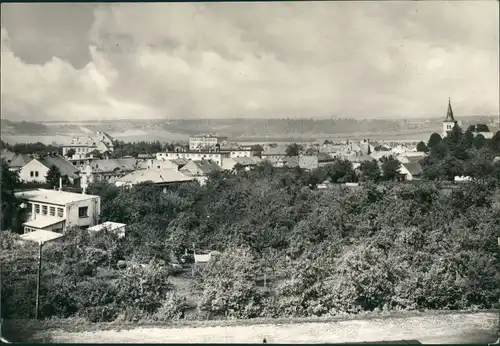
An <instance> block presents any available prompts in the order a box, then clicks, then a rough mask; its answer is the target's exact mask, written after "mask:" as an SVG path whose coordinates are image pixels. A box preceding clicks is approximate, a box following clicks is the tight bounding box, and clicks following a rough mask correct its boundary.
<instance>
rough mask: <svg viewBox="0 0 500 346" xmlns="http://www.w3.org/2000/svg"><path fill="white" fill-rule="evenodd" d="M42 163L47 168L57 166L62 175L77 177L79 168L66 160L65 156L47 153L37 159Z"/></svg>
mask: <svg viewBox="0 0 500 346" xmlns="http://www.w3.org/2000/svg"><path fill="white" fill-rule="evenodd" d="M37 160H38V161H39V162H40V163H41V164H43V165H44V166H45V167H47V168H51V167H52V166H56V167H57V168H58V169H59V171H60V172H61V175H63V176H64V175H67V176H68V177H72V178H77V177H78V172H79V169H78V168H76V167H75V166H74V165H73V164H72V163H71V162H69V161H68V160H66V159H65V158H64V157H62V156H59V155H46V156H42V157H39V158H38V159H37Z"/></svg>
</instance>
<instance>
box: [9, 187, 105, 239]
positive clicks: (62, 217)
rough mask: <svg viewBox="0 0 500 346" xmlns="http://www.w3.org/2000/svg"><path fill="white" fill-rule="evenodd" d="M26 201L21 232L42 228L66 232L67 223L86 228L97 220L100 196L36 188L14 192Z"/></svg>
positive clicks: (68, 225) (68, 226) (99, 211)
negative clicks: (25, 215)
mask: <svg viewBox="0 0 500 346" xmlns="http://www.w3.org/2000/svg"><path fill="white" fill-rule="evenodd" d="M16 197H17V198H19V199H20V200H22V201H23V202H24V203H26V204H27V209H28V219H27V221H26V222H25V223H24V224H23V226H24V232H25V233H27V232H32V231H36V230H45V231H53V232H65V231H66V229H68V228H70V227H82V228H87V227H89V226H94V225H96V224H97V223H98V221H99V217H100V214H101V198H100V197H99V196H93V195H87V194H85V193H82V194H79V193H72V192H65V191H61V190H59V191H58V190H46V189H37V190H30V191H23V192H18V193H16Z"/></svg>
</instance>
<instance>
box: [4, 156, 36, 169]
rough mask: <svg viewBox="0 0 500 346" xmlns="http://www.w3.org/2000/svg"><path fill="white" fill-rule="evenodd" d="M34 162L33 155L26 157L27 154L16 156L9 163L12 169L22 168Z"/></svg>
mask: <svg viewBox="0 0 500 346" xmlns="http://www.w3.org/2000/svg"><path fill="white" fill-rule="evenodd" d="M31 160H33V158H32V157H31V155H26V154H16V155H14V157H13V158H12V159H11V161H10V163H9V167H10V168H21V167H23V166H24V165H25V164H27V163H28V162H30V161H31Z"/></svg>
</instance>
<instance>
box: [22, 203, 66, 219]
mask: <svg viewBox="0 0 500 346" xmlns="http://www.w3.org/2000/svg"><path fill="white" fill-rule="evenodd" d="M34 206H35V214H42V215H50V216H56V207H49V206H47V205H43V204H35V205H34ZM28 209H29V211H30V212H31V213H32V212H33V203H29V207H28ZM40 209H41V211H42V212H41V213H40ZM63 216H64V209H63V208H57V217H63Z"/></svg>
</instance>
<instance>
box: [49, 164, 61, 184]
mask: <svg viewBox="0 0 500 346" xmlns="http://www.w3.org/2000/svg"><path fill="white" fill-rule="evenodd" d="M61 177H62V176H61V171H60V170H59V168H58V167H57V166H52V167H50V169H49V171H48V172H47V177H46V178H45V179H46V181H47V184H49V185H50V186H52V187H57V186H59V179H60V178H61Z"/></svg>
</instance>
